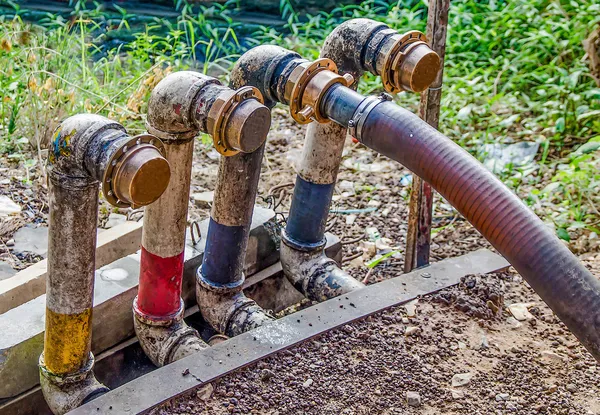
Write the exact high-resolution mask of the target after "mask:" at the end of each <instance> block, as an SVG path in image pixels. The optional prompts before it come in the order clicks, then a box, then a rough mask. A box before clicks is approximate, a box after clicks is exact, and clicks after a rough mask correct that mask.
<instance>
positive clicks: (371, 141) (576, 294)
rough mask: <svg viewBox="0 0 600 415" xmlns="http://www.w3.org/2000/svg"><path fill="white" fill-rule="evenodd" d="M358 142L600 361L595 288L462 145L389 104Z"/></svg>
mask: <svg viewBox="0 0 600 415" xmlns="http://www.w3.org/2000/svg"><path fill="white" fill-rule="evenodd" d="M360 135H361V141H362V143H363V144H365V145H366V146H367V147H370V148H372V149H373V150H375V151H377V152H379V153H381V154H383V155H385V156H388V157H390V158H391V159H393V160H395V161H398V162H400V163H401V164H403V165H404V166H405V167H407V168H408V169H410V170H411V171H412V172H413V173H415V174H416V175H418V176H420V177H422V178H423V179H424V180H426V181H427V182H429V183H430V184H431V186H432V187H433V188H434V189H435V190H437V191H438V192H439V193H440V194H441V195H442V196H443V197H444V198H445V199H446V200H447V201H448V202H449V203H450V204H452V206H454V207H455V208H456V209H457V210H458V211H459V212H460V213H461V214H462V215H463V216H464V217H465V218H466V219H467V220H468V221H469V222H471V224H473V226H474V227H475V228H476V229H477V230H478V231H479V232H481V234H482V235H483V236H484V237H485V238H486V239H487V240H488V241H489V242H490V243H491V244H492V245H493V246H494V247H495V248H496V249H497V250H498V251H499V252H500V253H501V254H502V255H503V256H504V257H505V258H506V259H507V260H508V261H509V262H510V263H511V264H512V265H513V266H514V267H515V269H516V270H517V271H518V272H519V273H520V274H521V275H522V276H523V278H525V280H527V282H528V283H529V284H530V285H531V287H532V288H533V289H534V290H535V291H536V293H537V294H538V295H539V296H540V297H541V298H542V300H544V301H545V302H546V304H548V306H549V307H550V308H551V309H552V310H553V311H554V312H555V313H556V315H557V316H558V317H559V318H560V319H561V320H562V321H563V322H564V323H565V324H566V325H567V327H568V328H569V330H571V332H572V333H573V334H574V335H575V336H576V337H577V338H578V339H579V340H580V341H581V343H583V345H584V346H585V347H586V348H587V349H588V350H589V351H590V352H591V354H592V355H593V356H594V357H595V358H596V360H598V361H600V281H599V280H598V279H597V278H596V277H595V276H594V275H592V273H591V272H590V271H588V270H587V269H586V268H585V266H584V265H583V264H582V263H581V262H580V261H579V260H578V259H577V258H576V257H575V255H573V253H571V251H569V249H568V248H567V247H566V246H565V245H564V244H563V243H562V242H561V241H560V240H559V239H558V238H557V237H556V236H555V235H554V233H553V232H552V231H551V230H550V229H549V228H548V227H547V226H546V225H545V224H544V223H543V222H542V221H541V220H540V219H539V218H538V217H537V216H536V215H535V214H534V213H533V212H532V211H531V210H530V209H529V208H528V207H527V206H525V205H524V204H523V203H522V202H521V200H520V199H519V198H518V197H517V196H516V195H515V194H514V193H512V192H511V191H510V190H509V189H508V188H507V187H506V186H505V185H504V184H503V183H502V182H501V181H500V180H498V178H496V177H495V176H494V175H493V174H492V173H491V172H490V171H488V170H487V169H486V168H485V167H484V166H483V165H482V164H481V163H480V162H479V161H477V160H476V159H475V158H474V157H472V156H471V155H470V154H469V153H468V152H466V151H465V150H463V149H462V148H461V147H460V146H458V145H457V144H455V143H454V142H453V141H451V140H450V139H449V138H447V137H445V136H444V135H442V134H441V133H440V132H438V131H437V130H436V129H434V128H432V127H431V126H429V125H428V124H427V123H425V122H424V121H422V120H421V119H420V118H419V117H417V116H416V115H414V114H413V113H411V112H409V111H407V110H405V109H402V108H400V107H398V106H397V105H395V104H393V103H391V102H384V103H381V104H379V105H377V106H376V107H375V108H374V109H373V110H372V111H371V112H370V113H369V114H368V116H367V118H366V119H365V122H364V126H363V128H362V129H361V134H360Z"/></svg>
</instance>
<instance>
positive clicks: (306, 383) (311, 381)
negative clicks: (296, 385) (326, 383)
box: [302, 378, 313, 388]
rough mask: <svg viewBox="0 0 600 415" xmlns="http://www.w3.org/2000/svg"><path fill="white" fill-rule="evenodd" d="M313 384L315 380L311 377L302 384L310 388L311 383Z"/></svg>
mask: <svg viewBox="0 0 600 415" xmlns="http://www.w3.org/2000/svg"><path fill="white" fill-rule="evenodd" d="M312 384H313V380H312V379H311V378H308V379H306V381H305V382H304V383H303V384H302V387H303V388H310V385H312Z"/></svg>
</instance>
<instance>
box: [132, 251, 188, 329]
mask: <svg viewBox="0 0 600 415" xmlns="http://www.w3.org/2000/svg"><path fill="white" fill-rule="evenodd" d="M182 278H183V252H181V253H180V254H178V255H175V256H171V257H167V258H162V257H160V256H158V255H154V254H152V253H150V252H148V251H147V250H146V248H145V247H143V246H142V255H141V263H140V284H139V287H140V290H139V292H138V297H137V310H138V311H139V312H140V313H142V314H143V315H144V316H146V317H147V318H153V317H154V318H156V317H161V318H166V319H169V318H173V317H174V316H175V315H176V314H177V312H178V311H179V309H180V307H181V281H182Z"/></svg>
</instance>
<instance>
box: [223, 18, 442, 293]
mask: <svg viewBox="0 0 600 415" xmlns="http://www.w3.org/2000/svg"><path fill="white" fill-rule="evenodd" d="M424 41H425V38H424V36H423V34H422V33H419V32H416V31H413V32H408V33H406V34H399V33H397V32H396V31H394V30H392V29H389V28H388V27H387V26H386V25H385V24H382V23H379V22H375V21H373V20H369V19H353V20H349V21H347V22H345V23H343V24H341V25H340V26H338V27H337V28H336V29H335V30H334V31H333V32H332V33H331V34H330V35H329V36H328V37H327V39H326V40H325V43H324V44H323V48H322V50H321V57H322V58H325V59H321V60H320V61H321V64H319V62H318V61H316V62H314V63H310V62H308V61H306V60H303V59H301V58H300V57H299V56H298V55H297V54H295V53H293V52H290V51H287V50H285V49H282V48H277V47H274V46H260V47H257V48H254V49H252V50H250V51H248V52H247V53H245V54H244V55H243V56H242V57H241V58H240V60H239V61H238V63H237V64H236V67H235V68H234V70H233V72H232V76H231V79H232V81H233V82H234V83H236V85H238V86H240V85H252V86H255V87H257V88H259V89H260V90H261V92H263V94H264V95H265V96H268V97H269V99H270V100H271V101H278V102H282V103H285V104H288V105H290V110H291V113H292V117H294V119H296V120H297V121H299V122H310V119H311V118H312V119H314V120H316V121H318V123H317V122H314V123H312V124H310V125H309V126H308V129H307V133H306V139H305V143H304V148H303V152H302V159H301V163H300V167H299V169H298V174H297V177H296V186H295V188H294V195H293V197H292V204H291V208H290V213H289V216H288V220H287V226H286V229H285V231H283V232H282V242H283V243H282V248H281V263H282V266H283V270H284V273H285V274H286V276H287V278H288V279H289V280H290V281H291V282H292V283H293V284H294V286H295V287H296V288H297V289H298V290H300V291H301V292H302V293H303V294H304V295H305V296H307V297H308V298H310V299H313V300H318V301H322V300H326V299H328V298H332V297H335V296H337V295H341V294H344V293H346V292H349V291H353V290H356V289H359V288H361V287H363V284H362V283H360V282H358V281H356V280H355V279H354V278H352V277H351V276H350V275H348V274H347V273H345V272H344V271H343V270H341V269H340V268H339V267H338V266H337V265H336V264H335V262H333V261H332V260H330V259H328V258H327V257H326V256H325V253H324V251H323V248H324V246H325V239H324V236H325V226H326V222H327V215H328V213H329V207H330V205H331V199H332V196H333V191H334V187H335V183H336V180H337V174H338V169H339V165H340V162H341V157H342V151H343V147H344V141H345V139H346V126H345V125H338V124H331V123H329V124H328V123H327V120H326V117H323V116H322V114H321V112H322V107H321V105H320V104H321V103H322V102H323V97H324V95H325V94H326V93H327V91H328V90H329V89H332V88H335V87H336V86H338V85H351V86H352V87H353V88H355V87H356V81H358V79H360V77H361V76H362V74H363V73H364V71H370V72H372V73H373V74H375V75H381V76H382V80H383V82H384V87H385V88H386V89H388V90H389V91H392V92H396V91H400V90H411V91H415V92H418V91H421V90H423V89H426V88H427V86H428V85H429V84H430V83H431V82H432V81H433V80H434V78H435V76H436V74H437V71H438V68H439V64H440V62H439V57H438V56H437V54H435V52H433V51H432V50H431V49H430V48H429V47H428V46H427V44H426V43H425V42H424ZM331 64H333V65H331ZM325 65H329V66H327V67H324V66H325ZM335 66H337V70H339V72H340V73H341V74H342V75H343V79H340V77H338V78H337V79H334V78H333V77H332V75H331V73H332V72H331V71H335ZM325 69H330V71H327V70H325ZM319 70H322V76H321V77H320V78H321V79H318V77H317V76H316V75H314V73H315V72H317V71H319ZM327 72H329V75H325V74H326V73H327ZM309 77H313V79H314V82H312V83H311V82H309V81H306V79H308V78H309ZM305 81H306V82H305ZM353 81H355V82H353ZM304 83H305V85H303V84H304ZM298 85H301V87H298ZM311 98H312V99H311ZM303 99H306V100H308V101H309V103H308V104H307V105H305V104H304V103H303ZM360 101H362V97H361V96H358V98H357V102H356V104H357V103H358V102H360ZM343 102H344V104H343V105H348V104H347V103H346V101H343ZM311 105H312V107H311ZM336 105H337V106H339V105H340V101H337V102H336ZM334 109H335V108H334ZM330 110H331V108H330ZM350 116H351V115H350Z"/></svg>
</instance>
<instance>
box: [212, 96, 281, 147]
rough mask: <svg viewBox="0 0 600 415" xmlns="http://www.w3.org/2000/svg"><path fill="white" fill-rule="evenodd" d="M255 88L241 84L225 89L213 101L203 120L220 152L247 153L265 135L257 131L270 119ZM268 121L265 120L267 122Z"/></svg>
mask: <svg viewBox="0 0 600 415" xmlns="http://www.w3.org/2000/svg"><path fill="white" fill-rule="evenodd" d="M263 104H264V100H263V96H262V94H261V93H260V91H259V90H258V88H255V87H252V86H244V87H241V88H240V89H238V90H233V89H229V88H227V89H225V90H223V91H222V92H221V93H220V94H219V95H218V96H217V98H216V99H215V101H214V102H213V104H212V106H211V108H210V110H209V112H208V119H207V122H206V125H207V128H208V133H209V134H210V135H212V138H213V144H214V146H215V149H216V150H217V151H218V152H219V153H220V154H222V155H223V156H233V155H236V154H238V153H239V152H244V153H251V152H253V151H254V150H256V149H257V148H258V147H260V146H261V145H262V143H263V142H264V139H266V135H261V134H257V131H261V129H262V128H263V126H264V125H265V121H267V119H270V113H269V110H268V108H267V107H265V106H264V105H263ZM267 124H269V123H267Z"/></svg>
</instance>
